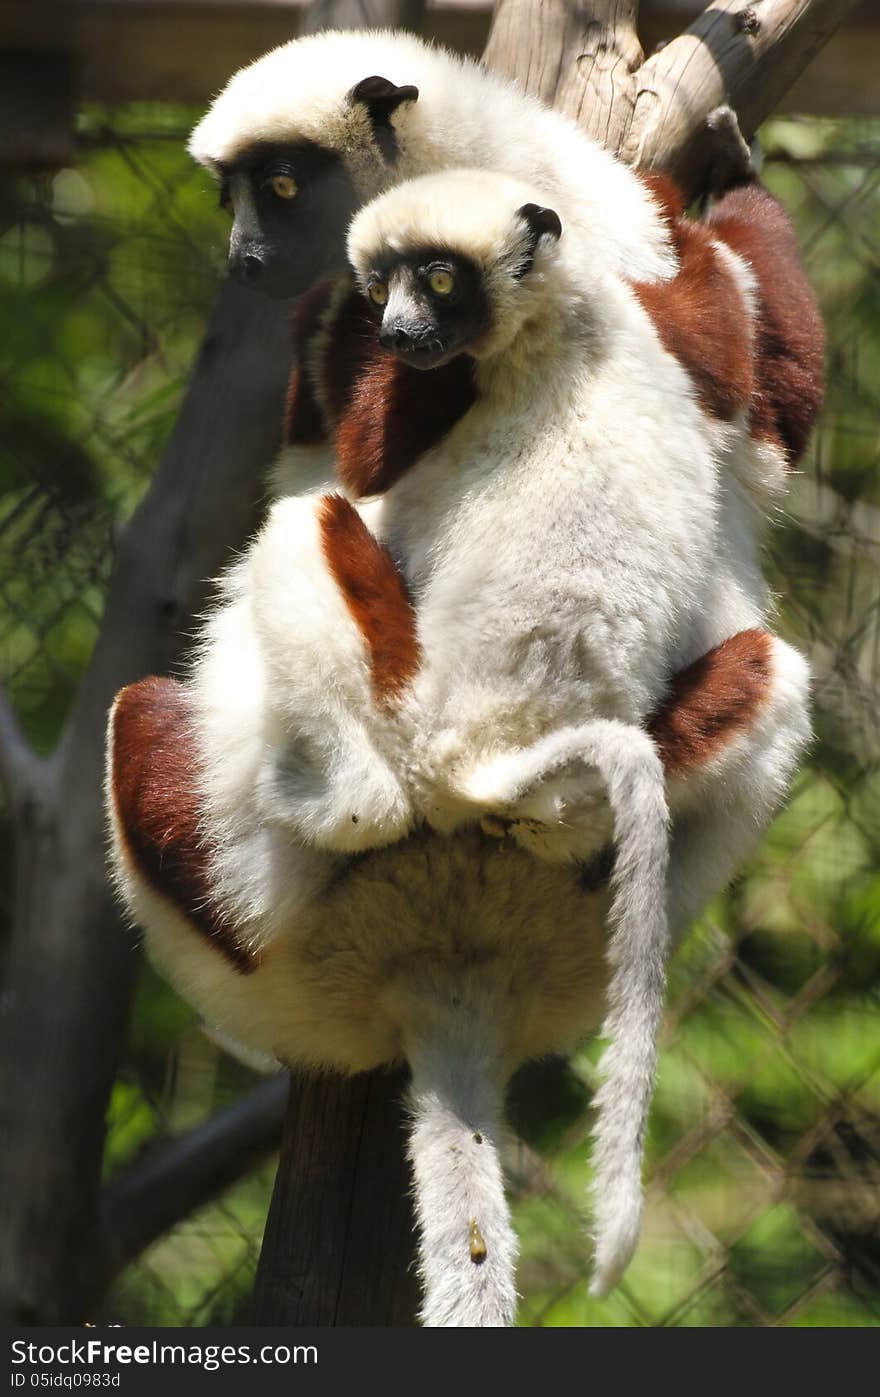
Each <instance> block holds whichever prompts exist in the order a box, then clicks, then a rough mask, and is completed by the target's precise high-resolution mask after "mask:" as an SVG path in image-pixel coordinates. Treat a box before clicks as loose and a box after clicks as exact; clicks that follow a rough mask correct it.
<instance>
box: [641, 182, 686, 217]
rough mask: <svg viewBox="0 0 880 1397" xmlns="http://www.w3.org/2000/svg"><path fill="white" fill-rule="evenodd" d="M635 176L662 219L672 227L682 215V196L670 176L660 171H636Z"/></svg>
mask: <svg viewBox="0 0 880 1397" xmlns="http://www.w3.org/2000/svg"><path fill="white" fill-rule="evenodd" d="M635 173H636V175H637V176H638V178H639V179H640V180H641V182H642V184H643V185H644V186H645V188H646V189H647V190H648V193H649V194H650V195H651V198H652V199H653V200H654V203H655V204H658V205H659V207H660V210H661V212H662V214H663V217H664V218H665V219H666V222H667V223H669V224H670V225H674V224H675V223H677V221H678V220H679V219H680V218H681V216H682V214H683V213H684V195H683V194H682V192H681V190H680V189H679V187H678V185H677V184H676V183H675V180H674V179H673V178H672V176H671V175H667V174H664V172H663V171H662V170H636V172H635Z"/></svg>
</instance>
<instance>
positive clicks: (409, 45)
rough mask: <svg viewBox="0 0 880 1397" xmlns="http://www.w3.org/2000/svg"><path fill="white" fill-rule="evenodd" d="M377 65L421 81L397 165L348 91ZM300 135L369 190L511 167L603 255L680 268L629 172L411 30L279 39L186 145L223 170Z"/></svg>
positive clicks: (654, 267)
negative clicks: (441, 173) (439, 173)
mask: <svg viewBox="0 0 880 1397" xmlns="http://www.w3.org/2000/svg"><path fill="white" fill-rule="evenodd" d="M377 74H378V75H381V76H382V77H384V78H388V79H389V80H390V81H391V82H394V83H396V84H398V85H400V86H403V85H409V84H414V85H415V86H416V87H418V89H419V98H418V101H415V102H404V103H402V104H401V106H400V107H398V109H397V110H396V111H395V112H394V114H393V117H392V124H393V126H394V131H395V135H396V138H397V142H398V146H399V158H398V159H397V160H396V161H395V162H394V164H393V165H390V166H389V165H388V164H386V162H385V161H384V159H383V158H382V156H381V153H380V152H379V149H378V147H377V146H376V143H375V141H374V139H373V133H372V128H371V124H370V121H369V118H368V115H367V113H366V112H365V110H364V108H363V106H362V105H361V104H359V103H351V102H350V101H349V100H348V94H349V92H350V91H351V89H352V88H353V87H354V86H355V84H356V83H358V82H359V81H360V80H361V79H362V78H366V77H371V76H373V75H377ZM294 140H310V141H315V142H317V143H318V144H319V145H321V146H323V147H324V148H325V149H330V150H335V151H338V152H339V153H340V154H341V156H342V158H343V161H344V163H345V165H346V168H347V169H348V172H349V174H350V175H351V177H352V179H353V181H354V184H355V187H356V189H357V190H358V192H359V193H360V196H361V198H362V199H364V200H366V199H369V198H372V197H373V195H374V194H377V193H378V192H379V191H380V190H381V189H384V188H386V187H388V186H389V185H390V184H396V183H399V182H400V181H402V180H405V179H410V178H412V177H414V176H416V175H422V174H427V173H431V172H434V171H436V170H444V169H450V168H452V167H454V166H474V167H479V168H481V169H485V170H500V171H506V172H507V173H509V174H511V175H514V176H516V177H518V178H519V179H522V180H525V181H528V182H530V183H532V184H539V185H541V186H543V187H544V188H545V189H546V190H547V192H548V195H549V198H550V202H551V203H552V204H553V207H554V208H556V210H557V212H558V213H559V215H560V217H561V218H562V221H563V223H576V224H578V225H580V226H581V228H582V229H584V230H592V232H593V234H594V236H595V248H596V255H597V256H598V257H599V258H600V259H601V261H602V262H603V264H605V265H608V266H614V267H616V268H617V269H618V270H620V271H625V272H626V273H627V274H628V275H630V276H633V277H639V278H644V279H648V280H654V279H658V278H663V277H666V276H670V275H672V273H673V272H674V269H675V258H674V255H673V254H672V252H671V250H670V247H669V241H668V233H667V229H666V227H665V225H664V223H663V220H662V219H661V218H660V216H659V214H658V211H657V209H656V207H655V205H654V203H653V202H652V200H651V198H650V196H649V194H648V192H647V190H646V188H645V187H644V185H642V184H641V182H640V181H639V180H638V179H637V178H636V177H635V175H634V174H633V173H632V171H631V170H629V169H628V168H627V167H626V166H625V165H623V164H621V163H620V162H619V161H617V160H615V159H614V158H613V157H612V156H611V155H609V154H608V152H607V151H605V150H603V149H602V147H601V146H599V145H598V144H596V142H594V141H591V140H590V139H589V138H588V137H587V136H585V135H584V134H583V133H582V132H581V131H579V130H578V128H577V127H576V126H575V125H574V123H573V122H571V121H569V120H568V119H567V118H566V117H564V116H561V115H560V114H559V113H558V112H552V111H549V110H548V109H547V108H546V107H545V106H543V105H542V104H541V103H540V102H538V101H536V100H535V99H533V98H531V97H528V96H527V95H526V94H525V93H524V92H523V91H522V90H521V89H520V88H519V87H518V86H516V84H514V83H512V82H508V81H506V80H505V79H503V78H500V77H498V76H497V75H495V74H493V73H490V72H488V71H487V70H486V69H485V68H483V67H481V66H480V65H479V64H478V63H475V62H473V61H472V60H471V59H469V58H461V57H458V56H456V55H454V54H452V53H450V52H448V51H447V50H445V49H442V48H436V47H432V46H430V45H428V44H426V43H424V42H423V41H422V40H421V39H418V38H416V37H415V36H413V35H410V34H404V33H396V32H393V31H390V30H371V31H359V32H338V31H328V32H325V33H323V34H315V35H310V36H308V37H307V38H303V39H295V40H293V41H292V42H290V43H288V44H283V45H281V47H280V48H276V49H273V50H272V52H271V53H267V54H266V55H264V57H262V58H259V59H257V61H256V62H255V63H252V64H250V65H249V66H248V67H246V68H243V69H241V71H240V72H238V73H236V74H235V76H234V77H233V78H232V79H231V80H230V81H229V83H227V85H226V87H225V88H224V90H223V91H222V92H221V93H220V95H219V97H217V99H216V101H215V102H214V104H213V106H212V107H211V109H210V111H209V112H208V113H207V115H206V116H205V117H203V118H202V120H201V121H200V122H199V124H198V126H197V127H196V129H195V131H194V132H193V134H192V137H191V139H190V145H189V148H190V151H191V153H192V154H193V156H194V157H195V159H196V160H199V161H200V162H201V163H202V164H204V165H206V166H208V167H209V168H211V169H213V170H218V169H219V167H220V166H222V165H228V164H230V163H232V162H234V161H235V160H236V159H238V158H240V157H241V156H242V155H243V154H244V153H245V151H246V150H247V149H248V147H249V146H252V145H253V144H254V143H255V142H260V141H294Z"/></svg>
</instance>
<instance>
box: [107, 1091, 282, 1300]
mask: <svg viewBox="0 0 880 1397" xmlns="http://www.w3.org/2000/svg"><path fill="white" fill-rule="evenodd" d="M287 1096H288V1080H287V1074H286V1073H279V1074H278V1076H275V1077H270V1078H269V1079H268V1080H267V1081H265V1082H261V1083H260V1084H259V1086H256V1087H254V1088H253V1090H252V1091H250V1092H248V1094H247V1095H246V1096H244V1097H241V1098H240V1099H239V1100H238V1101H236V1102H235V1103H234V1104H233V1105H232V1106H229V1107H228V1108H227V1109H226V1110H225V1111H220V1112H218V1113H217V1115H215V1116H212V1117H211V1119H210V1120H208V1121H205V1122H204V1123H203V1124H202V1125H198V1126H195V1127H194V1128H193V1129H192V1130H188V1131H185V1132H184V1133H183V1134H181V1135H173V1136H171V1137H170V1138H169V1139H167V1140H163V1141H162V1142H161V1143H160V1144H159V1145H156V1146H155V1147H154V1148H152V1149H148V1150H147V1152H146V1153H145V1154H144V1155H143V1156H142V1157H141V1158H140V1159H139V1160H137V1161H136V1163H134V1164H133V1165H132V1166H131V1167H130V1168H129V1169H127V1170H126V1171H125V1172H124V1173H123V1174H122V1175H121V1177H120V1178H118V1179H114V1180H113V1181H112V1182H111V1183H110V1184H109V1185H108V1186H107V1188H106V1189H105V1190H104V1195H103V1198H102V1201H101V1226H102V1232H103V1235H104V1238H105V1270H104V1274H103V1275H102V1276H101V1288H102V1289H103V1288H104V1286H106V1285H107V1284H108V1283H109V1281H110V1280H111V1279H112V1277H113V1276H114V1275H115V1274H116V1273H117V1272H118V1271H120V1270H121V1269H122V1267H123V1266H127V1265H128V1263H129V1262H130V1261H133V1260H134V1258H135V1257H136V1256H139V1255H140V1253H141V1252H142V1251H144V1250H145V1249H146V1248H147V1247H148V1246H150V1244H151V1243H152V1242H155V1241H156V1240H157V1239H158V1238H159V1237H162V1236H164V1234H165V1233H166V1232H169V1231H170V1230H171V1228H172V1227H174V1226H176V1224H177V1223H178V1222H180V1221H182V1220H183V1219H184V1218H187V1217H189V1216H190V1215H191V1214H192V1213H194V1212H196V1211H197V1210H198V1209H199V1208H202V1207H204V1205H205V1204H206V1203H209V1202H211V1200H212V1199H214V1198H216V1197H218V1196H219V1195H220V1194H221V1193H223V1192H224V1190H225V1189H227V1188H229V1186H230V1185H231V1184H234V1183H236V1182H237V1181H238V1180H239V1179H241V1178H243V1177H244V1175H245V1174H247V1173H249V1172H250V1170H251V1169H253V1168H254V1167H255V1166H256V1165H257V1164H259V1163H261V1162H262V1160H264V1159H265V1158H266V1156H267V1155H269V1154H271V1153H272V1151H273V1150H276V1149H278V1147H279V1145H280V1143H281V1131H282V1127H283V1124H284V1115H285V1109H286V1106H287Z"/></svg>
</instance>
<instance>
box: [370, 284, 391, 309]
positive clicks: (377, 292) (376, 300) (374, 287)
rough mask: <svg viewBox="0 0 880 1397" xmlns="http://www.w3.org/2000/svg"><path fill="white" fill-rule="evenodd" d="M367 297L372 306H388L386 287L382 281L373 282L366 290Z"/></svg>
mask: <svg viewBox="0 0 880 1397" xmlns="http://www.w3.org/2000/svg"><path fill="white" fill-rule="evenodd" d="M367 295H368V296H369V298H370V300H371V301H372V302H373V305H374V306H385V305H387V304H388V287H387V286H386V284H385V282H384V281H373V282H371V283H370V285H369V286H368V288H367Z"/></svg>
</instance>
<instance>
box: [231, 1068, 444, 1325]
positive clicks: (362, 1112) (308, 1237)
mask: <svg viewBox="0 0 880 1397" xmlns="http://www.w3.org/2000/svg"><path fill="white" fill-rule="evenodd" d="M405 1082H406V1077H405V1075H404V1074H403V1073H402V1072H395V1073H389V1072H370V1073H364V1074H363V1075H361V1076H359V1077H351V1078H340V1077H315V1076H306V1075H302V1076H296V1077H294V1078H293V1079H292V1081H291V1084H290V1104H289V1108H288V1113H287V1124H286V1127H285V1132H284V1144H283V1146H282V1151H281V1162H280V1164H279V1166H278V1177H277V1179H276V1183H275V1193H274V1196H273V1198H272V1207H271V1209H270V1212H269V1218H268V1221H267V1223H266V1233H265V1237H264V1239H263V1250H262V1254H261V1256H260V1267H259V1270H258V1272H257V1284H256V1290H255V1293H254V1306H253V1321H254V1323H255V1324H285V1325H322V1326H323V1325H370V1326H388V1325H400V1324H409V1323H411V1322H412V1318H413V1315H414V1314H415V1308H416V1291H417V1287H416V1283H415V1276H414V1273H413V1269H412V1256H413V1246H414V1232H413V1217H412V1208H411V1204H410V1196H409V1195H410V1178H409V1170H408V1168H407V1165H406V1162H405V1159H404V1150H403V1106H402V1097H403V1091H404V1087H405Z"/></svg>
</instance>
